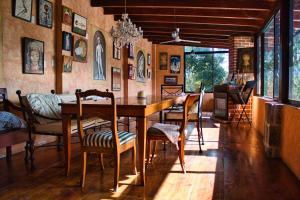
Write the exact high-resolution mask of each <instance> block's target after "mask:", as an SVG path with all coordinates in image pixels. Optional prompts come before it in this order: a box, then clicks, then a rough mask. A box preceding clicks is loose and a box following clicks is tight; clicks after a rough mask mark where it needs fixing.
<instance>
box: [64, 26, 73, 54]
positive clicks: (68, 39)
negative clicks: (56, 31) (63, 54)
mask: <svg viewBox="0 0 300 200" xmlns="http://www.w3.org/2000/svg"><path fill="white" fill-rule="evenodd" d="M62 34H63V46H62V49H63V50H65V51H71V50H72V34H71V33H68V32H65V31H63V33H62Z"/></svg>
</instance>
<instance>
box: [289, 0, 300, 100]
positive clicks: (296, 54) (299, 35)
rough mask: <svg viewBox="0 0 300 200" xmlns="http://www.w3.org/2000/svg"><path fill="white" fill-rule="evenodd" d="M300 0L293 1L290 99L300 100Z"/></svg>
mask: <svg viewBox="0 0 300 200" xmlns="http://www.w3.org/2000/svg"><path fill="white" fill-rule="evenodd" d="M299 13H300V0H294V1H293V23H292V26H293V27H292V35H291V37H292V49H291V56H292V58H291V65H290V67H289V99H290V100H294V101H300V24H299V20H300V15H299Z"/></svg>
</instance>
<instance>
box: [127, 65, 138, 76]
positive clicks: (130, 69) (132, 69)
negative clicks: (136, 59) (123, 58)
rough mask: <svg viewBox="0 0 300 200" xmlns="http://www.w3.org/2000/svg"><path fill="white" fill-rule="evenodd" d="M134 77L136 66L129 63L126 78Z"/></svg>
mask: <svg viewBox="0 0 300 200" xmlns="http://www.w3.org/2000/svg"><path fill="white" fill-rule="evenodd" d="M135 77H136V67H134V66H133V65H131V64H129V65H128V79H130V80H135Z"/></svg>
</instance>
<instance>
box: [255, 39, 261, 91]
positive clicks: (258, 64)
mask: <svg viewBox="0 0 300 200" xmlns="http://www.w3.org/2000/svg"><path fill="white" fill-rule="evenodd" d="M256 77H257V92H256V93H257V94H258V95H260V94H261V36H259V37H257V74H256Z"/></svg>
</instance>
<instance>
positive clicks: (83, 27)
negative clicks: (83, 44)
mask: <svg viewBox="0 0 300 200" xmlns="http://www.w3.org/2000/svg"><path fill="white" fill-rule="evenodd" d="M72 31H73V32H74V33H77V34H79V35H82V36H84V37H85V36H86V31H87V18H85V17H83V16H81V15H79V14H77V13H73V26H72Z"/></svg>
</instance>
